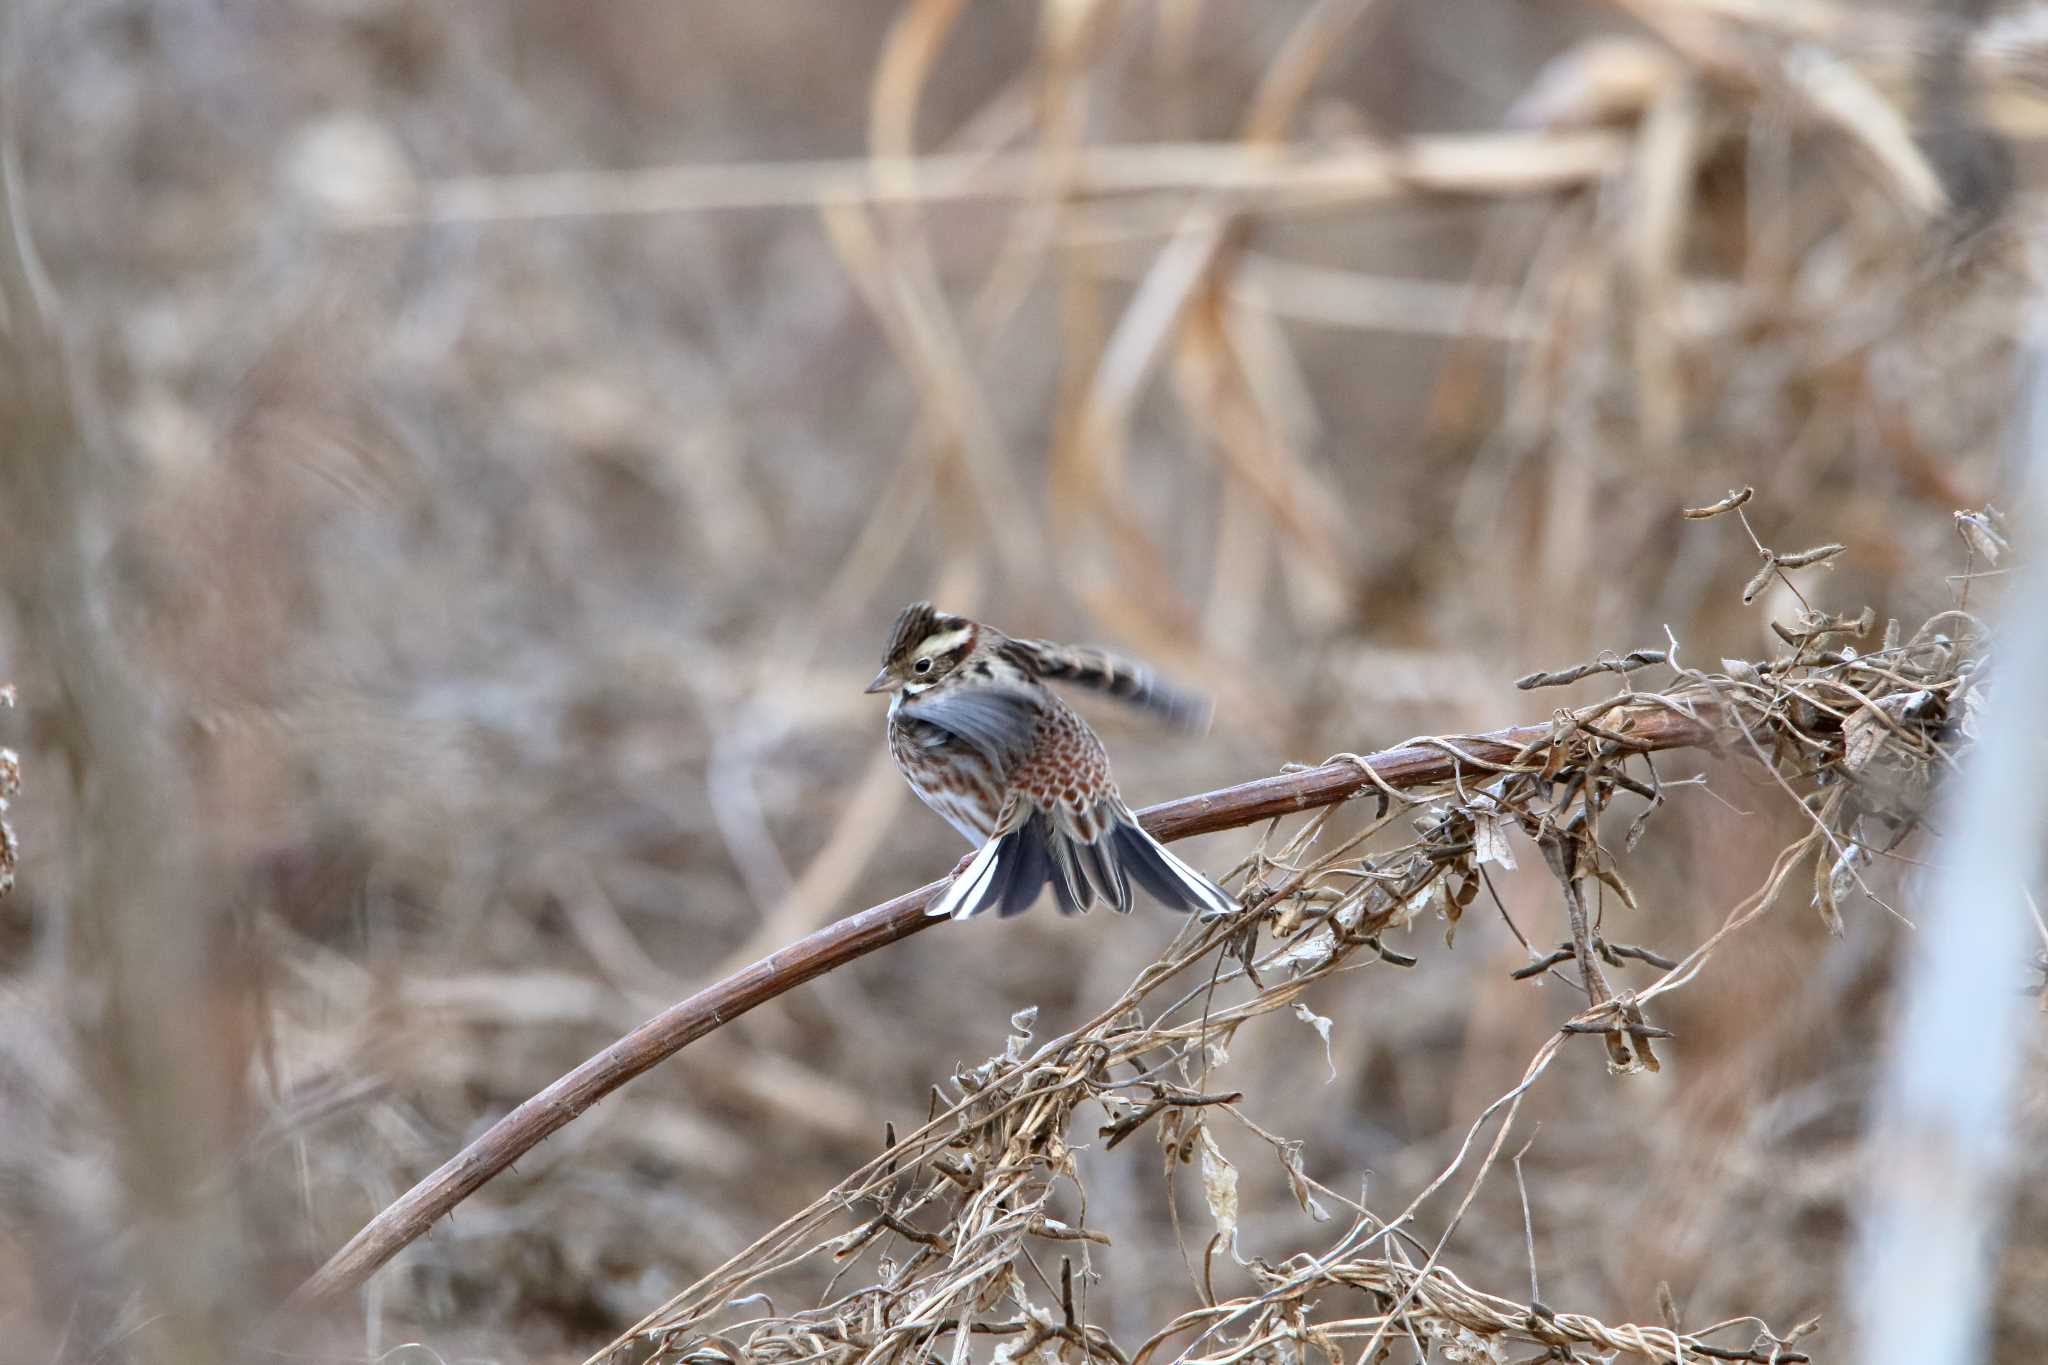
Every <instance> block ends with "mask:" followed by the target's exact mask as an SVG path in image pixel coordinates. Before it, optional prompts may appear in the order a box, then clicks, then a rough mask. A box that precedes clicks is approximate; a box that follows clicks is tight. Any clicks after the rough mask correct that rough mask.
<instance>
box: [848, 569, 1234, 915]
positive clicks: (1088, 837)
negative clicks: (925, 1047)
mask: <svg viewBox="0 0 2048 1365" xmlns="http://www.w3.org/2000/svg"><path fill="white" fill-rule="evenodd" d="M1047 679H1058V680H1061V681H1064V682H1072V683H1077V684H1079V685H1081V686H1083V687H1091V688H1094V689H1095V690H1097V691H1099V692H1104V693H1107V694H1108V695H1110V696H1112V697H1116V698H1117V699H1119V700H1121V701H1125V702H1129V703H1130V704H1132V705H1134V706H1139V707H1142V708H1144V709H1145V710H1148V711H1153V712H1156V713H1158V714H1160V715H1163V716H1165V717H1166V718H1168V719H1169V720H1171V721H1173V722H1174V723H1176V724H1177V725H1179V726H1181V727H1182V728H1187V729H1199V728H1200V727H1201V726H1202V725H1203V724H1204V723H1206V721H1207V719H1208V712H1209V708H1208V704H1207V703H1206V702H1204V701H1203V700H1201V699H1200V698H1198V697H1194V696H1190V695H1189V694H1187V693H1184V692H1179V691H1176V690H1174V689H1173V688H1170V687H1168V686H1166V685H1165V684H1164V683H1162V682H1160V681H1159V680H1158V679H1157V678H1155V677H1153V676H1152V674H1151V673H1150V672H1148V671H1147V670H1145V669H1143V668H1140V667H1139V666H1137V665H1136V664H1133V663H1130V662H1129V661H1127V660H1123V659H1119V658H1116V657H1115V656H1113V655H1109V654H1105V653H1103V652H1102V651H1101V650H1096V649H1077V648H1074V647H1071V646H1067V645H1056V644H1053V643H1051V642H1050V641H1046V640H1013V639H1011V638H1010V637H1009V636H1007V635H1005V634H1003V633H1002V632H1001V631H999V630H997V629H995V628H994V627H993V626H984V625H981V624H979V623H977V622H974V621H970V620H968V619H966V618H965V617H962V616H949V615H947V614H946V613H944V612H941V611H935V610H934V609H933V608H932V604H931V603H929V602H913V603H912V604H911V605H910V606H908V607H905V608H904V609H903V614H902V615H901V616H898V617H897V618H896V627H895V629H894V630H893V631H892V632H890V636H889V648H888V651H887V652H886V653H885V654H884V655H883V656H882V670H881V672H879V673H877V674H875V680H874V681H873V682H871V683H869V684H868V687H867V690H868V691H870V692H887V693H889V694H890V695H889V752H890V754H891V755H892V756H893V757H894V758H895V760H896V766H897V767H898V768H900V769H902V770H903V776H904V777H905V778H906V779H908V780H909V782H910V788H911V790H912V791H914V792H916V793H917V794H918V796H919V797H920V798H921V799H922V800H923V801H924V803H925V804H926V805H928V806H930V807H931V808H932V809H933V810H935V811H937V812H938V813H939V814H940V815H943V816H944V817H946V820H947V821H948V822H949V823H950V824H951V825H952V826H953V828H955V829H957V830H959V831H960V832H961V833H962V834H964V835H966V836H967V839H968V842H970V843H975V844H979V845H980V846H981V847H980V850H979V851H978V852H977V853H975V854H974V855H973V857H972V858H971V859H970V860H969V861H967V862H966V864H965V865H964V866H963V867H962V868H961V870H960V871H959V873H958V874H957V875H956V876H955V877H954V878H953V882H952V884H951V885H950V886H948V887H947V888H946V891H945V894H943V895H941V896H940V897H939V898H938V899H937V900H936V901H934V902H933V903H932V906H931V910H930V912H929V913H931V914H932V915H935V916H937V915H950V916H952V917H953V918H955V919H965V918H967V917H968V916H969V915H978V914H980V913H981V912H982V911H984V910H989V909H995V910H998V911H999V912H1000V913H1002V914H1004V915H1015V914H1020V913H1022V912H1023V911H1025V910H1027V909H1029V908H1030V907H1031V903H1032V902H1033V901H1035V900H1037V899H1038V893H1039V891H1040V890H1042V889H1043V888H1044V886H1045V884H1046V883H1047V882H1051V883H1052V890H1053V896H1054V898H1055V899H1057V900H1058V902H1059V907H1060V910H1061V912H1062V913H1063V914H1069V915H1076V914H1081V913H1083V912H1084V911H1086V910H1088V909H1089V908H1090V907H1091V906H1093V905H1094V904H1095V901H1096V899H1097V898H1098V897H1100V898H1101V899H1102V900H1103V901H1104V902H1105V903H1107V904H1109V905H1112V906H1114V907H1115V908H1116V909H1117V910H1118V911H1119V912H1122V913H1126V914H1127V913H1129V911H1130V908H1131V883H1132V882H1136V883H1137V884H1138V885H1139V886H1140V887H1142V888H1144V889H1145V890H1146V891H1147V892H1149V893H1151V895H1152V897H1153V898H1154V899H1155V900H1157V901H1159V902H1160V903H1161V904H1162V905H1165V906H1167V907H1168V908H1169V909H1174V910H1194V911H1200V912H1201V913H1202V914H1203V915H1204V916H1205V917H1206V916H1216V915H1225V914H1229V913H1230V912H1231V911H1233V910H1235V909H1236V908H1237V906H1236V903H1235V902H1234V901H1232V900H1231V898H1230V896H1229V894H1228V893H1227V892H1225V891H1224V890H1222V888H1220V887H1218V886H1217V885H1216V884H1215V883H1214V882H1212V881H1210V880H1209V879H1208V878H1207V877H1204V876H1203V875H1202V874H1201V873H1199V872H1197V871H1195V870H1194V869H1193V868H1191V867H1189V866H1188V865H1187V864H1186V863H1184V862H1182V861H1181V860H1180V859H1178V858H1176V857H1174V856H1173V855H1172V854H1171V853H1168V852H1167V851H1166V849H1165V848H1164V847H1163V846H1161V844H1160V843H1159V841H1158V840H1156V839H1154V838H1153V837H1152V836H1151V835H1149V834H1147V833H1146V832H1145V831H1144V830H1143V829H1142V828H1141V827H1140V826H1139V824H1138V818H1137V816H1135V815H1133V814H1132V813H1131V808H1130V807H1129V806H1127V805H1125V804H1124V801H1123V798H1122V797H1121V796H1118V795H1117V790H1116V783H1115V782H1113V781H1111V780H1110V776H1109V757H1108V755H1106V754H1105V753H1104V752H1103V751H1102V741H1101V740H1099V739H1097V738H1096V737H1095V732H1094V731H1093V730H1091V729H1089V728H1088V723H1087V722H1086V721H1084V720H1082V719H1081V718H1080V717H1079V716H1078V715H1076V714H1074V712H1073V710H1072V709H1071V708H1069V707H1068V706H1067V704H1066V703H1065V702H1063V701H1061V700H1060V699H1059V698H1058V697H1057V696H1055V695H1054V694H1053V692H1052V690H1051V689H1050V688H1048V687H1046V686H1045V680H1047Z"/></svg>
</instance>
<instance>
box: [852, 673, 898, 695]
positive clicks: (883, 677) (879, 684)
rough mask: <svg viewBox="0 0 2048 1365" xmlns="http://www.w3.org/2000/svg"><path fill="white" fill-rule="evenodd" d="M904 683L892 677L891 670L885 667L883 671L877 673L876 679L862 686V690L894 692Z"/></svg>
mask: <svg viewBox="0 0 2048 1365" xmlns="http://www.w3.org/2000/svg"><path fill="white" fill-rule="evenodd" d="M902 685H903V684H902V683H900V682H898V681H897V680H896V679H895V678H892V677H890V676H889V670H888V669H886V668H885V669H883V670H882V671H881V672H879V673H877V674H875V680H874V681H873V682H871V683H869V684H868V685H867V686H866V687H864V688H862V689H861V691H863V692H894V691H895V690H896V689H897V688H898V687H901V686H902Z"/></svg>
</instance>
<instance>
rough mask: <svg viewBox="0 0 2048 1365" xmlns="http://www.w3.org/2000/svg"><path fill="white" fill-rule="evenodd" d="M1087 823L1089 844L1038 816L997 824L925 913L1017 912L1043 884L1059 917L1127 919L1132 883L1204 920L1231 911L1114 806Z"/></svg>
mask: <svg viewBox="0 0 2048 1365" xmlns="http://www.w3.org/2000/svg"><path fill="white" fill-rule="evenodd" d="M1005 823H1009V822H1005ZM1095 823H1096V837H1095V838H1093V839H1085V838H1082V837H1081V836H1080V834H1079V833H1078V832H1069V831H1068V830H1066V829H1065V828H1063V827H1062V824H1061V822H1059V821H1056V820H1055V819H1054V818H1053V817H1052V816H1050V815H1048V814H1047V813H1045V812H1044V811H1032V812H1030V813H1029V814H1028V815H1026V816H1025V817H1024V818H1023V819H1022V820H1020V821H1017V822H1015V823H1014V824H1011V825H1010V827H1009V828H1008V829H1005V828H1003V827H1002V826H1001V825H999V826H998V827H997V831H996V833H995V834H993V835H991V836H990V837H989V839H988V841H987V842H986V843H984V844H983V845H982V846H981V849H980V851H979V852H977V853H976V854H975V855H974V857H973V859H972V860H971V861H970V862H969V863H968V864H967V866H966V868H964V869H963V870H962V871H961V873H960V875H959V876H957V877H955V878H954V879H953V881H952V883H951V884H950V885H949V886H947V888H946V889H945V891H944V892H942V893H941V894H940V896H939V898H938V899H937V900H935V901H933V902H932V904H931V907H930V909H929V910H927V911H926V913H927V914H930V915H932V916H934V917H938V916H946V917H950V918H953V919H967V918H968V917H970V916H973V915H978V914H981V913H982V912H983V911H986V910H995V911H996V912H997V913H998V914H1001V915H1003V916H1004V917H1008V916H1010V915H1017V914H1022V913H1023V912H1024V911H1026V910H1028V909H1030V908H1031V905H1032V902H1034V901H1036V900H1037V899H1038V896H1039V893H1040V892H1041V891H1043V890H1044V889H1045V887H1046V884H1047V883H1048V882H1049V883H1051V885H1052V892H1053V898H1054V900H1055V901H1056V902H1057V903H1058V905H1059V908H1060V913H1061V914H1064V915H1078V914H1084V913H1086V912H1087V911H1088V910H1089V909H1090V908H1091V907H1093V906H1094V904H1095V902H1096V901H1097V900H1098V899H1100V900H1101V901H1103V902H1104V903H1105V904H1107V905H1109V906H1110V907H1111V908H1113V909H1115V910H1117V911H1118V912H1119V913H1124V914H1128V913H1129V912H1130V909H1131V900H1132V896H1131V888H1132V884H1133V883H1136V884H1137V886H1139V887H1141V888H1142V889H1143V890H1145V891H1146V892H1147V893H1149V894H1150V895H1151V897H1152V898H1153V899H1154V900H1156V901H1158V902H1159V903H1160V904H1161V905H1164V906H1165V907H1166V908H1167V909H1169V910H1181V911H1193V912H1195V913H1197V914H1200V915H1201V916H1202V917H1203V918H1205V919H1211V918H1215V917H1216V916H1219V915H1227V914H1230V913H1231V912H1232V911H1234V910H1236V909H1237V903H1236V902H1235V901H1233V900H1232V899H1231V898H1230V895H1229V893H1228V892H1226V891H1224V890H1223V889H1222V888H1221V887H1219V886H1217V885H1216V883H1214V882H1212V881H1210V880H1209V879H1208V878H1207V877H1205V876H1203V875H1202V874H1201V873H1199V872H1197V871H1195V869H1194V868H1192V867H1189V866H1188V865H1187V864H1186V863H1184V862H1182V861H1181V860H1180V859H1179V858H1176V857H1174V856H1173V854H1171V853H1169V852H1167V851H1166V848H1165V847H1164V846H1163V845H1162V844H1160V842H1159V841H1158V840H1157V839H1154V838H1153V837H1152V836H1151V835H1149V834H1147V833H1146V832H1145V831H1144V830H1143V829H1142V828H1140V827H1139V825H1138V823H1137V821H1136V819H1135V817H1133V816H1132V815H1131V813H1130V811H1129V809H1128V808H1124V807H1122V803H1120V802H1119V803H1117V806H1116V808H1099V818H1098V820H1097V821H1096V822H1095Z"/></svg>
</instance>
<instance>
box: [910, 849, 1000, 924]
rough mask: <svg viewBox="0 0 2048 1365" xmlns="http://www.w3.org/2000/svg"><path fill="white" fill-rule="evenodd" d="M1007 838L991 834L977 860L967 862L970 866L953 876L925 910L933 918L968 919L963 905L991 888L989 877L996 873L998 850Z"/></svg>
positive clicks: (975, 857)
mask: <svg viewBox="0 0 2048 1365" xmlns="http://www.w3.org/2000/svg"><path fill="white" fill-rule="evenodd" d="M1002 842H1003V836H1002V835H1000V834H996V835H991V836H990V837H989V838H988V839H987V840H986V841H984V842H983V844H982V846H981V851H980V852H979V853H977V854H975V855H974V861H973V862H971V863H969V864H967V870H966V871H964V872H962V873H961V874H960V875H959V876H957V877H955V878H953V884H952V885H951V886H948V887H947V888H946V890H945V893H944V894H943V895H941V896H940V897H939V898H938V899H937V900H936V901H934V902H932V903H931V904H930V905H929V906H927V907H925V914H927V915H929V916H931V917H932V918H933V919H940V918H952V919H966V918H967V913H966V912H965V911H964V910H963V907H964V906H966V905H968V904H969V903H971V902H973V901H975V900H978V899H980V895H981V892H982V891H985V890H986V889H987V888H988V879H989V878H990V877H991V876H993V875H994V874H995V868H996V854H997V852H998V851H999V846H1000V845H1001V844H1002Z"/></svg>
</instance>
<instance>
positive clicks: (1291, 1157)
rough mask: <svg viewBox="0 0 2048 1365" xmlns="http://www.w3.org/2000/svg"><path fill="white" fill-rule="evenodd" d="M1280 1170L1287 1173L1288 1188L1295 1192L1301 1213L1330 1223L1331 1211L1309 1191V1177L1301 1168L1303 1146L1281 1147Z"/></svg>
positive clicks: (1295, 1198)
mask: <svg viewBox="0 0 2048 1365" xmlns="http://www.w3.org/2000/svg"><path fill="white" fill-rule="evenodd" d="M1280 1168H1281V1169H1282V1170H1284V1171H1286V1172H1287V1188H1288V1189H1290V1190H1292V1191H1293V1192H1294V1202H1295V1203H1297V1204H1299V1205H1301V1211H1302V1212H1303V1213H1305V1214H1307V1215H1308V1216H1309V1217H1311V1218H1313V1219H1315V1220H1316V1221H1317V1222H1318V1223H1327V1222H1329V1221H1330V1211H1329V1210H1328V1209H1326V1208H1324V1207H1323V1205H1322V1201H1321V1200H1319V1199H1317V1198H1316V1197H1315V1193H1314V1192H1313V1191H1312V1190H1310V1189H1309V1185H1308V1176H1307V1174H1306V1173H1304V1172H1303V1170H1302V1168H1301V1144H1300V1143H1299V1142H1288V1143H1283V1144H1282V1145H1281V1147H1280Z"/></svg>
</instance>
